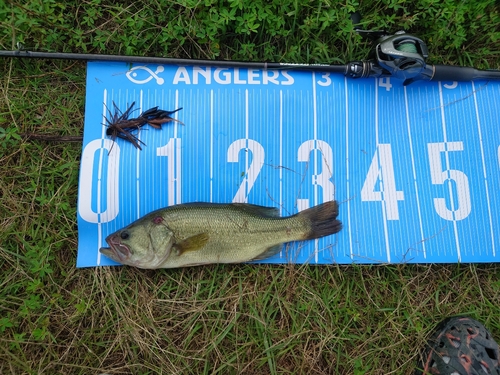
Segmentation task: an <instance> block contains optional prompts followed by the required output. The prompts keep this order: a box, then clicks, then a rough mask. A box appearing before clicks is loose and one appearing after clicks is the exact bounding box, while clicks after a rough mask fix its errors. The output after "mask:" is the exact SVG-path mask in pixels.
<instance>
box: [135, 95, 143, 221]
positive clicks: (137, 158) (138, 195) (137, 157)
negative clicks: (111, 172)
mask: <svg viewBox="0 0 500 375" xmlns="http://www.w3.org/2000/svg"><path fill="white" fill-rule="evenodd" d="M143 94H144V93H143V91H142V90H141V91H139V113H142V108H143V100H144V97H143ZM137 138H138V142H139V140H140V139H141V132H140V130H138V131H137ZM139 144H140V143H139ZM141 147H142V146H141ZM140 154H141V153H140V150H139V149H138V148H136V153H135V184H136V199H135V200H136V202H137V203H136V204H137V218H138V219H139V218H140V217H141V189H140V186H141V185H140V162H141V158H140V156H141V155H140Z"/></svg>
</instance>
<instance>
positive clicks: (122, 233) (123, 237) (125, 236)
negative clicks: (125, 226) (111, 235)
mask: <svg viewBox="0 0 500 375" xmlns="http://www.w3.org/2000/svg"><path fill="white" fill-rule="evenodd" d="M120 237H121V239H122V240H126V239H127V238H128V237H129V234H128V232H126V231H123V232H121V233H120Z"/></svg>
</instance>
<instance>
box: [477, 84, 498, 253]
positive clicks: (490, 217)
mask: <svg viewBox="0 0 500 375" xmlns="http://www.w3.org/2000/svg"><path fill="white" fill-rule="evenodd" d="M471 83H472V93H473V97H474V108H475V110H476V121H477V131H478V133H479V147H480V150H481V161H482V163H483V178H484V188H485V191H486V204H487V206H488V218H489V220H490V236H491V246H492V251H493V256H494V257H495V256H496V248H495V232H494V231H493V217H492V215H491V202H490V192H489V189H488V175H487V174H486V163H485V161H484V145H483V133H482V129H481V119H480V117H479V108H478V105H477V96H476V88H475V86H474V82H471Z"/></svg>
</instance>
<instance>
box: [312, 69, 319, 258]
mask: <svg viewBox="0 0 500 375" xmlns="http://www.w3.org/2000/svg"><path fill="white" fill-rule="evenodd" d="M312 84H313V138H314V146H313V147H314V156H313V158H314V159H313V160H314V162H313V163H314V178H315V179H316V178H317V176H318V151H319V150H318V103H317V97H316V95H317V92H316V74H315V73H314V72H312ZM317 204H318V184H317V181H316V180H314V204H313V205H314V206H316V205H317ZM318 242H319V240H318V239H315V240H314V262H315V263H318Z"/></svg>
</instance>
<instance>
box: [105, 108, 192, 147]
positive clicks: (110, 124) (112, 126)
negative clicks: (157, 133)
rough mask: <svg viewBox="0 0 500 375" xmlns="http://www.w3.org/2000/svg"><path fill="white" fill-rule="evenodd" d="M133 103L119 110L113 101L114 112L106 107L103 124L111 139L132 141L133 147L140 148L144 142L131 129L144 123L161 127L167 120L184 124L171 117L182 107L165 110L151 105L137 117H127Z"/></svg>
mask: <svg viewBox="0 0 500 375" xmlns="http://www.w3.org/2000/svg"><path fill="white" fill-rule="evenodd" d="M134 105H135V102H133V103H132V104H131V105H130V106H129V107H128V108H127V110H126V111H125V112H122V111H120V109H119V108H118V106H117V105H116V104H115V102H113V108H114V113H112V112H111V111H110V110H109V109H108V108H106V109H107V110H108V113H109V118H108V117H105V119H106V124H104V125H105V126H107V129H106V135H107V136H110V137H111V139H112V140H113V141H116V138H121V139H124V140H126V141H128V142H130V143H132V144H133V145H134V147H135V148H138V149H139V150H142V148H141V144H142V145H144V146H145V145H146V144H145V143H144V142H143V141H141V140H140V139H139V138H138V137H137V136H136V135H135V134H132V131H135V130H139V129H140V128H142V127H143V126H144V125H146V124H149V125H151V126H152V127H153V128H155V129H161V127H162V125H163V124H166V123H168V122H178V123H180V124H182V125H184V124H183V123H182V122H181V121H179V120H177V119H175V118H173V117H172V114H174V113H175V112H177V111H180V110H181V109H182V108H179V109H176V110H175V111H165V110H163V109H158V107H153V108H150V109H148V110H146V111H144V112H143V113H141V114H140V115H139V117H136V118H129V117H130V115H131V113H132V112H133V108H134ZM110 152H111V150H110Z"/></svg>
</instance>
